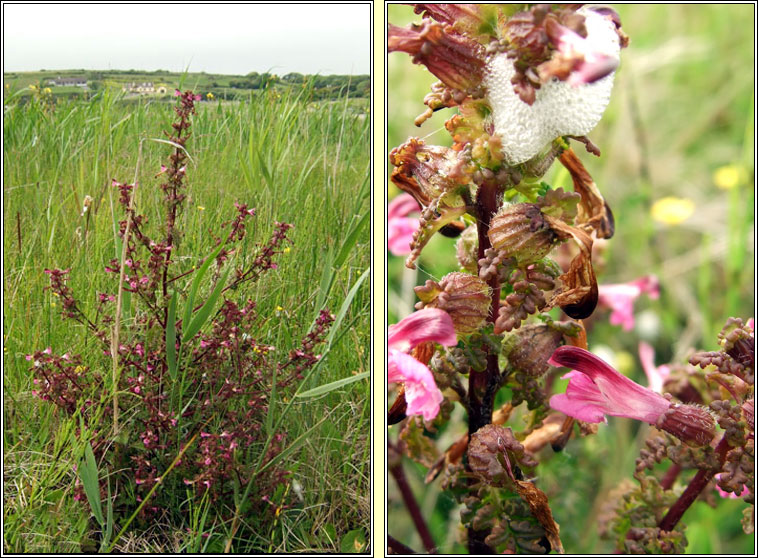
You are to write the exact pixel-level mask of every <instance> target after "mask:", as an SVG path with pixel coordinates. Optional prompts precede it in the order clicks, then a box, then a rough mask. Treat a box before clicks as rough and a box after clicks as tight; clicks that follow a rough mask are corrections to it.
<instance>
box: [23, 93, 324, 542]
mask: <svg viewBox="0 0 758 558" xmlns="http://www.w3.org/2000/svg"><path fill="white" fill-rule="evenodd" d="M177 94H178V96H179V99H178V104H177V107H176V109H175V110H176V113H177V120H176V122H174V124H172V128H173V131H172V132H171V133H170V134H167V135H168V139H167V140H161V141H164V142H165V143H168V144H170V145H171V146H172V147H173V150H172V153H171V155H170V156H169V161H168V165H166V166H164V167H162V168H161V171H160V172H159V173H158V175H165V181H164V182H163V183H162V184H161V186H160V188H161V190H162V192H163V207H164V216H163V220H162V221H163V222H162V223H161V224H160V225H159V226H151V223H150V222H149V220H148V219H147V218H146V217H145V215H143V214H141V213H140V212H139V211H138V208H139V202H138V201H137V200H136V196H137V193H138V192H139V191H140V189H142V188H144V186H142V185H141V184H139V183H138V182H137V181H136V179H135V181H134V182H133V183H126V182H118V181H115V180H114V181H113V187H114V188H115V189H117V191H118V201H119V203H120V205H121V208H122V210H123V212H124V215H125V218H124V219H122V220H120V221H119V223H118V226H117V239H118V240H117V242H118V243H119V244H120V253H121V257H120V258H114V259H112V260H111V262H110V264H109V265H107V266H106V267H105V271H106V272H108V273H109V274H110V276H111V277H112V278H113V279H115V281H113V282H112V287H111V290H110V292H93V293H92V298H94V299H96V304H95V311H94V314H93V315H91V316H90V315H88V314H87V310H86V305H83V304H81V303H80V302H79V300H78V299H77V297H76V296H75V294H74V292H73V290H72V289H71V288H70V287H69V286H68V278H69V275H70V274H71V273H72V271H71V270H70V269H65V270H64V269H49V270H46V273H47V274H48V275H49V277H50V287H49V288H50V290H51V291H52V293H53V295H54V296H55V298H56V299H57V300H58V301H60V305H61V308H62V311H63V316H64V317H65V318H67V319H69V320H73V321H75V322H78V323H79V324H81V325H82V326H83V327H84V328H85V329H86V330H87V332H88V333H89V334H90V335H91V337H92V338H94V341H93V342H92V344H91V345H89V349H90V350H89V351H88V352H87V354H85V355H75V354H71V353H68V352H66V353H63V354H60V355H59V354H55V353H54V352H53V351H52V349H50V348H46V349H43V350H38V351H36V352H34V353H31V354H29V355H27V360H28V361H29V362H30V363H31V368H30V371H31V372H32V373H33V374H34V384H35V389H34V391H33V395H36V396H38V397H40V398H42V399H43V400H45V401H49V402H50V403H52V404H54V405H55V406H56V407H57V408H58V409H59V414H60V416H61V418H64V419H65V418H70V419H71V421H72V422H73V423H74V424H76V425H77V427H76V429H75V432H73V433H72V435H71V439H72V440H73V441H74V443H75V444H76V447H77V448H78V449H77V450H75V451H77V452H79V453H78V454H79V455H80V456H81V459H80V464H79V466H78V471H77V481H76V488H75V491H74V499H76V500H82V501H84V500H86V501H87V502H88V504H89V506H90V507H91V509H92V512H93V514H94V516H95V518H96V520H97V522H98V523H99V527H100V529H99V532H98V533H95V534H97V536H98V539H99V540H98V546H99V547H100V548H101V549H103V550H112V549H113V548H114V546H115V545H116V544H117V543H118V539H119V538H120V537H121V536H122V535H123V534H124V533H125V532H126V530H127V529H128V528H130V526H131V528H136V529H137V531H139V530H140V529H144V527H145V526H146V525H149V524H150V523H155V522H161V523H167V524H168V525H181V524H182V522H183V520H182V517H181V514H180V513H178V510H179V509H180V508H181V505H177V504H178V503H180V501H181V500H182V499H184V498H188V499H189V501H196V502H206V505H207V506H209V508H208V509H209V510H210V512H209V511H206V518H205V520H204V522H203V523H204V524H206V523H209V524H210V523H215V522H218V523H222V524H225V527H226V537H225V538H226V541H225V543H226V544H225V546H226V548H227V549H229V548H230V547H231V544H232V540H233V539H234V537H235V536H236V537H240V536H241V535H242V534H243V533H244V532H246V531H254V530H255V525H254V524H253V523H255V521H249V518H250V517H255V518H258V520H257V521H265V518H266V517H269V518H272V517H273V516H274V515H278V514H279V513H280V512H281V509H282V508H283V507H286V503H285V500H284V481H285V478H286V476H287V474H288V471H287V470H286V469H284V468H283V467H282V463H283V462H282V458H283V457H284V455H285V454H286V451H287V450H291V449H292V448H291V446H290V445H289V444H288V440H287V434H286V432H285V431H284V429H283V428H282V424H281V418H282V415H283V414H284V413H286V411H287V409H289V406H287V407H285V408H284V409H279V408H278V405H279V404H280V399H281V398H282V397H284V396H285V395H287V394H289V396H290V397H291V395H292V391H293V386H296V385H299V384H300V383H301V382H302V381H303V380H304V379H305V375H306V374H308V372H309V371H310V370H312V369H313V368H314V366H315V365H316V364H317V363H318V362H319V359H320V355H319V354H318V348H319V346H320V345H321V344H322V343H323V342H324V340H325V338H326V335H327V333H328V330H329V327H330V325H331V323H332V322H333V320H334V317H333V316H332V315H331V314H330V313H329V312H328V311H327V310H322V311H321V312H320V313H319V315H318V316H317V318H316V319H315V320H314V324H313V327H312V328H311V330H310V331H308V332H303V337H302V340H300V341H295V342H294V343H292V345H293V346H292V348H291V349H290V350H287V349H284V348H282V347H281V346H274V345H272V344H269V343H268V342H266V341H265V340H264V338H263V337H262V336H261V335H260V332H261V330H262V329H263V328H262V326H263V324H265V323H266V321H267V320H268V318H267V317H266V316H263V315H261V314H259V312H258V310H257V304H256V302H255V301H254V300H253V299H252V298H248V295H250V294H251V292H252V289H251V286H252V285H253V284H254V283H255V282H256V281H257V280H258V279H259V278H260V277H262V276H263V275H264V274H266V273H267V272H270V271H271V270H275V269H277V263H276V259H277V257H278V256H279V255H280V254H281V253H282V252H284V251H285V249H286V250H289V247H288V245H289V244H291V239H290V238H289V231H290V229H291V228H292V225H291V224H288V223H280V222H277V223H276V224H275V228H274V231H273V233H272V234H271V236H270V237H269V239H268V241H266V242H261V243H258V244H257V246H256V249H255V250H254V251H253V252H252V253H248V252H244V253H243V252H242V250H241V248H242V247H243V242H242V241H243V239H245V237H246V235H247V230H246V227H247V224H248V223H249V221H251V220H252V219H253V218H254V217H255V214H256V212H255V209H253V208H248V206H247V205H246V204H242V203H235V208H236V212H235V214H234V216H233V218H232V219H231V220H230V221H229V222H227V223H226V232H225V233H224V234H222V235H220V236H218V237H215V235H214V246H213V247H211V248H209V251H210V255H209V256H208V257H206V258H204V259H202V260H199V259H196V258H194V257H184V258H183V257H181V256H180V254H181V253H182V248H183V245H182V230H181V226H180V225H181V224H182V220H181V219H180V216H181V214H182V211H183V208H184V206H185V202H186V199H187V193H186V186H185V179H186V176H187V166H188V163H189V162H190V156H189V152H188V151H187V148H186V143H187V140H188V139H189V137H190V133H189V129H190V127H191V126H192V117H193V115H194V114H195V107H194V103H195V101H197V100H198V98H197V96H195V95H194V94H193V93H192V92H189V91H187V92H184V93H181V94H179V92H177ZM75 272H76V271H73V273H75ZM206 283H208V284H207V285H206ZM291 338H293V339H295V338H296V337H295V336H292V337H291ZM105 370H109V371H110V372H112V373H105V372H104V371H105ZM271 504H273V505H271ZM103 508H104V509H105V510H106V511H105V512H104V511H103ZM209 513H210V516H208V514H209ZM240 517H245V518H246V520H244V521H240ZM201 534H202V533H201ZM206 534H208V533H206ZM168 543H169V541H164V544H168Z"/></svg>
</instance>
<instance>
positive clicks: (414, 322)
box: [387, 308, 458, 351]
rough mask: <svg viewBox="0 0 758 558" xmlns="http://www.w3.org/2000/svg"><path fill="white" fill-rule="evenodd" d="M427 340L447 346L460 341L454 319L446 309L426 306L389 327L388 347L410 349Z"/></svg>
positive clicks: (400, 349) (402, 349)
mask: <svg viewBox="0 0 758 558" xmlns="http://www.w3.org/2000/svg"><path fill="white" fill-rule="evenodd" d="M426 341H434V342H435V343H439V344H440V345H445V346H447V347H451V346H453V345H455V344H456V343H458V340H457V338H456V336H455V327H454V326H453V320H452V318H450V315H449V314H448V313H447V312H445V311H444V310H439V309H438V308H424V309H423V310H419V311H417V312H414V313H413V314H411V315H410V316H407V317H405V318H403V319H402V320H400V322H398V323H396V324H395V325H391V326H390V327H389V331H388V337H387V345H388V348H391V349H397V350H399V351H409V350H410V349H412V348H413V347H415V346H416V345H418V344H420V343H424V342H426Z"/></svg>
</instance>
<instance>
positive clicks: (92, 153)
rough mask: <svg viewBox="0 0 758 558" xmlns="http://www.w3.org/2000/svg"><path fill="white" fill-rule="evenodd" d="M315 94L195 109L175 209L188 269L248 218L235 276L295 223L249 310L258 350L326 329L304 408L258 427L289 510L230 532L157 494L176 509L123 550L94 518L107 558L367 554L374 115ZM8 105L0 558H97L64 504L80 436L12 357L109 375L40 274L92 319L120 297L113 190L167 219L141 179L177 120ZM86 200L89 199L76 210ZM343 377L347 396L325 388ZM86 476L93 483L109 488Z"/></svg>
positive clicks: (79, 507)
mask: <svg viewBox="0 0 758 558" xmlns="http://www.w3.org/2000/svg"><path fill="white" fill-rule="evenodd" d="M187 83H189V82H187ZM190 85H191V84H190ZM190 85H185V89H186V88H189V87H190ZM311 92H312V91H311V90H310V89H309V88H287V89H275V88H272V89H270V90H265V91H263V90H262V91H257V92H251V93H250V94H249V95H248V96H247V98H246V99H245V100H244V101H242V102H222V101H218V100H216V101H210V102H209V101H206V100H204V102H202V103H198V106H197V114H196V116H194V118H193V125H192V128H191V132H192V136H191V138H190V139H189V141H188V142H187V153H188V155H189V158H190V162H189V163H188V165H187V171H186V173H187V179H186V184H187V189H186V193H187V195H188V197H187V199H186V200H185V203H184V207H183V210H182V211H181V212H180V213H179V216H178V221H177V227H178V228H180V229H181V230H182V238H181V249H182V254H183V255H184V256H185V257H189V258H195V259H196V261H199V260H201V258H204V257H206V256H208V255H209V254H210V253H211V252H212V251H213V247H214V243H213V242H214V236H213V235H214V234H215V235H216V236H217V237H218V236H222V235H224V234H226V232H227V230H228V227H226V228H225V224H226V223H228V222H229V221H231V220H232V219H233V217H234V215H235V208H234V203H235V202H240V203H246V204H247V205H248V207H252V208H255V209H256V216H255V217H253V218H251V219H250V220H249V222H248V226H247V236H246V237H245V239H244V241H242V245H241V249H240V250H238V252H237V253H235V254H234V255H233V256H232V257H234V258H244V257H245V254H254V253H255V251H256V249H257V246H258V244H265V243H266V242H267V241H268V238H269V236H270V235H271V231H272V230H273V227H274V222H275V221H284V222H287V223H291V224H293V225H294V228H293V229H292V231H291V235H290V237H291V238H292V240H293V245H292V246H291V249H290V250H289V251H287V252H286V253H282V254H279V255H278V256H277V257H276V259H275V261H276V263H277V265H278V267H277V268H276V269H273V270H270V271H268V272H267V273H266V274H265V275H264V276H263V277H262V278H261V279H260V280H259V281H258V282H256V283H255V284H254V285H253V286H252V290H251V291H250V292H249V293H247V294H248V295H249V296H250V297H251V298H253V300H255V302H256V304H257V311H258V313H259V315H260V316H263V317H265V319H264V320H262V321H261V325H260V327H261V330H259V331H256V332H255V335H256V336H259V337H260V338H261V339H265V340H266V342H267V343H269V344H270V345H272V346H274V347H283V348H285V349H289V348H292V347H296V346H298V344H299V342H300V339H302V338H303V337H304V336H305V335H306V334H307V333H308V330H309V327H310V325H311V324H312V323H313V322H314V319H315V318H316V316H317V315H318V313H319V310H321V308H323V307H326V308H328V309H329V310H330V311H331V312H332V313H333V314H334V315H335V317H336V321H335V324H334V327H333V330H332V331H331V332H330V337H329V339H328V343H327V344H326V345H325V346H324V347H323V348H322V352H323V358H322V360H321V361H320V362H319V363H318V364H317V365H316V367H315V369H314V371H313V373H312V374H310V375H306V379H305V380H304V382H303V385H297V386H296V389H297V390H298V391H299V392H300V393H301V394H303V393H305V392H309V393H305V395H306V397H297V396H295V389H292V390H290V391H288V392H283V393H275V394H274V395H273V396H272V397H275V398H277V399H278V401H277V405H276V416H274V417H272V418H273V420H274V421H278V422H277V424H279V425H281V429H282V430H283V431H285V432H286V444H287V445H286V447H285V448H284V451H283V452H282V457H281V460H282V461H281V466H282V467H283V468H284V469H286V470H287V471H289V472H290V474H289V475H288V476H287V479H286V485H287V486H286V489H285V490H284V493H285V495H282V490H280V491H279V492H278V493H277V494H278V496H279V497H281V498H282V500H281V501H282V502H284V503H286V505H283V506H281V509H278V510H277V513H273V508H272V513H270V514H263V515H261V516H260V517H244V516H243V517H234V516H235V514H234V513H232V512H233V511H234V510H232V511H231V512H230V510H228V509H227V510H223V509H214V507H213V506H214V504H213V503H209V502H208V499H200V498H197V497H195V496H193V493H192V491H189V490H182V491H177V492H176V493H172V494H162V495H160V498H161V500H160V501H162V502H169V503H170V504H169V505H167V506H166V507H167V509H165V510H159V513H158V515H157V516H156V517H155V519H154V521H152V522H149V523H144V522H143V523H139V522H138V521H137V522H134V523H132V524H131V526H129V528H128V529H126V530H125V531H124V532H123V533H120V530H121V529H123V528H124V527H125V526H126V525H127V517H126V516H118V517H110V516H109V517H108V519H107V521H108V524H109V525H108V526H109V528H110V529H111V532H110V534H111V541H112V545H111V548H112V549H113V550H115V551H121V552H161V553H178V552H221V551H223V550H224V549H226V550H228V551H231V552H235V553H250V552H335V551H340V550H343V549H344V548H348V549H350V551H353V552H355V551H358V552H366V551H367V544H368V540H369V535H370V532H369V528H370V504H371V502H370V478H369V474H370V455H371V452H370V435H369V425H370V417H369V414H370V403H369V377H368V372H369V368H370V364H369V355H370V353H369V346H370V291H369V288H370V280H369V275H368V270H369V267H370V247H369V236H370V235H369V206H370V200H369V199H370V156H369V145H370V138H369V131H370V117H371V115H370V113H369V102H368V99H360V98H352V96H351V97H350V98H348V97H346V96H344V95H343V96H338V97H336V98H334V99H333V100H328V101H316V100H313V96H312V95H310V93H311ZM5 93H6V94H5V100H4V106H5V117H4V151H3V215H4V218H3V318H4V320H3V365H4V366H3V388H4V401H3V419H4V426H5V430H4V432H3V450H4V451H3V453H4V517H3V520H4V533H5V538H4V541H3V550H4V551H5V552H14V553H78V552H82V551H94V550H97V549H101V548H102V547H101V546H100V545H101V544H102V540H101V537H102V533H100V531H101V526H99V525H98V524H97V522H95V519H94V518H93V516H92V515H93V510H92V509H91V502H88V501H87V500H84V501H75V499H74V485H75V481H76V477H77V466H79V465H80V463H82V459H83V455H82V448H81V445H80V444H77V443H76V436H75V431H76V429H77V426H78V425H77V424H76V421H75V420H74V419H72V418H68V417H67V416H66V415H64V414H63V413H61V412H60V409H59V408H57V407H55V406H54V405H51V404H50V403H48V402H45V401H42V400H40V399H39V398H38V397H35V396H34V395H33V394H32V390H33V389H34V386H33V383H32V379H33V375H32V372H30V365H31V364H32V363H30V362H28V361H27V359H26V355H28V354H31V353H33V352H35V351H38V350H42V349H45V348H46V347H50V348H51V349H52V351H53V352H54V353H56V354H63V353H66V352H69V353H72V354H73V353H78V354H81V355H82V358H83V360H84V363H85V364H87V365H89V366H94V367H96V366H101V367H102V366H104V365H103V362H105V361H104V359H103V358H102V355H101V354H100V353H102V350H101V348H100V346H99V345H97V344H96V340H94V339H92V337H91V336H89V335H88V332H87V331H86V330H85V328H84V327H83V326H81V325H79V324H77V323H75V322H73V321H71V320H65V319H63V318H62V317H61V307H60V306H61V304H60V300H58V299H57V298H56V297H55V296H53V293H52V292H51V291H50V290H49V289H48V286H49V278H48V276H47V275H46V274H45V273H44V270H45V269H52V268H61V269H70V270H71V271H70V275H69V277H70V280H69V282H68V285H69V287H71V289H72V290H73V293H74V296H75V297H76V299H77V300H78V301H79V302H80V304H81V306H82V308H83V310H84V311H85V313H87V312H93V313H94V311H95V310H94V309H95V307H96V294H95V293H96V292H114V285H115V284H116V281H114V279H113V278H112V277H109V276H108V275H107V274H106V273H104V267H105V266H106V265H107V264H108V263H109V261H110V260H111V259H113V258H119V257H120V252H119V251H118V244H119V242H118V239H117V235H116V228H117V226H118V225H117V223H118V221H119V220H120V219H122V218H123V213H122V211H121V209H120V207H118V201H117V200H118V195H119V193H118V190H117V189H116V188H113V187H112V186H111V181H112V180H113V179H116V180H118V181H119V182H132V181H133V179H134V177H135V172H136V178H137V182H138V187H137V189H136V204H137V206H138V210H139V212H141V213H143V214H144V215H145V216H146V219H147V222H148V224H150V225H151V226H157V224H158V223H160V222H161V221H162V218H163V215H162V211H163V209H162V197H163V193H162V192H161V191H160V189H159V188H158V184H159V182H160V180H159V179H158V178H156V177H155V175H156V174H157V173H158V172H159V171H160V167H161V165H162V164H164V163H166V160H167V156H168V155H169V154H170V153H171V149H172V148H171V146H170V145H166V143H165V141H161V140H165V135H164V134H163V130H170V127H171V122H172V121H174V118H175V114H174V110H173V107H174V102H173V99H172V100H171V101H168V100H167V101H161V100H158V99H147V98H142V99H138V100H133V101H131V102H128V103H127V102H124V101H123V100H122V99H121V95H120V93H119V94H116V93H114V91H113V90H111V89H104V90H101V91H99V92H97V93H96V94H94V95H90V98H89V100H87V101H67V100H65V99H58V100H57V102H55V104H54V105H50V104H49V103H48V102H47V101H46V100H45V99H44V98H40V97H39V96H37V98H36V99H35V98H32V97H34V95H32V96H31V97H28V98H27V99H26V101H25V102H19V101H20V99H21V98H22V95H21V94H19V92H18V91H17V92H16V93H15V94H14V93H12V92H9V89H6V92H5ZM87 196H89V197H90V198H92V200H93V201H92V204H91V206H90V208H89V210H88V211H87V212H83V205H84V203H85V202H84V200H85V199H86V197H87ZM229 296H233V295H232V294H230V295H229ZM125 316H126V317H125V319H127V318H128V313H127V314H125ZM285 349H283V350H285ZM103 373H104V374H107V373H108V372H107V370H106V371H104V372H103ZM346 379H352V380H354V381H351V382H342V383H337V384H334V382H337V381H339V380H346ZM327 385H328V386H327ZM321 386H327V388H324V389H320V390H319V389H317V388H319V387H321ZM99 473H100V476H101V479H102V476H103V475H104V474H105V473H106V472H105V471H103V470H100V471H99ZM169 474H170V473H169ZM262 474H265V472H264V473H262ZM179 484H181V483H179ZM169 486H170V483H165V486H159V487H158V490H168V489H169ZM171 486H173V485H171ZM283 488H284V487H283ZM287 495H288V496H287ZM122 496H123V495H122ZM107 504H108V502H107V501H106V500H105V499H104V500H103V502H102V505H103V510H105V509H106V508H107ZM136 506H137V502H136V501H135V502H133V506H132V507H133V508H134V507H136ZM168 508H170V509H168ZM102 513H105V512H104V511H103V512H102ZM237 515H239V514H237ZM233 523H234V525H233ZM240 525H241V526H242V527H240ZM116 534H119V537H118V538H117V540H115V539H114V538H115V537H116Z"/></svg>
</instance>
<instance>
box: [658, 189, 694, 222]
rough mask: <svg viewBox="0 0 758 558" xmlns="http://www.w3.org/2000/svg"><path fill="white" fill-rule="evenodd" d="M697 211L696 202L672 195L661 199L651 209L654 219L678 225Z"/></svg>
mask: <svg viewBox="0 0 758 558" xmlns="http://www.w3.org/2000/svg"><path fill="white" fill-rule="evenodd" d="M694 212H695V203H694V202H693V201H692V200H688V199H685V198H675V197H672V196H669V197H665V198H661V199H659V200H658V201H657V202H655V203H654V204H653V207H652V208H651V210H650V213H651V215H652V216H653V219H655V220H656V221H658V222H659V223H663V224H665V225H678V224H679V223H681V222H683V221H686V220H687V219H689V217H690V216H691V215H692V214H693V213H694Z"/></svg>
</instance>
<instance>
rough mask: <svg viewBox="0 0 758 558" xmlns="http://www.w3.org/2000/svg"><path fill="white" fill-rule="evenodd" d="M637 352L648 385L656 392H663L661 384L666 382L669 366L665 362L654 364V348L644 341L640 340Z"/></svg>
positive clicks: (669, 372) (669, 371) (669, 370)
mask: <svg viewBox="0 0 758 558" xmlns="http://www.w3.org/2000/svg"><path fill="white" fill-rule="evenodd" d="M639 354H640V362H641V363H642V369H643V370H644V371H645V375H646V376H647V385H648V387H649V388H650V389H652V390H653V391H654V392H656V393H663V384H664V383H665V382H666V378H668V376H669V374H671V367H670V366H669V365H667V364H662V365H660V366H656V365H655V350H654V349H653V347H651V346H650V345H648V344H647V343H645V342H644V341H642V342H640V345H639Z"/></svg>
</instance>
